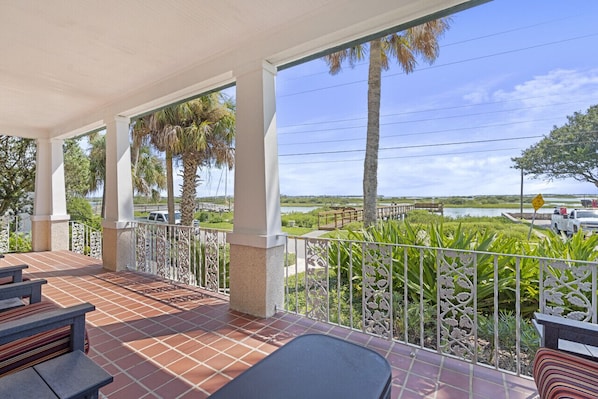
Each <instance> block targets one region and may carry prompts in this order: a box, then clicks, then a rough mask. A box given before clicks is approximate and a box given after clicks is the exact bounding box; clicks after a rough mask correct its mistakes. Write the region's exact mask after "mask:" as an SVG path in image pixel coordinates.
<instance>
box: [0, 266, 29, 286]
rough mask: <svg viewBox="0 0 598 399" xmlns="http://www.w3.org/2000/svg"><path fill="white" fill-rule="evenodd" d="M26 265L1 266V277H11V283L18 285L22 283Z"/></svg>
mask: <svg viewBox="0 0 598 399" xmlns="http://www.w3.org/2000/svg"><path fill="white" fill-rule="evenodd" d="M28 267H29V266H27V265H15V266H3V267H0V278H1V277H12V281H13V282H15V283H18V282H20V281H23V270H24V269H27V268H28Z"/></svg>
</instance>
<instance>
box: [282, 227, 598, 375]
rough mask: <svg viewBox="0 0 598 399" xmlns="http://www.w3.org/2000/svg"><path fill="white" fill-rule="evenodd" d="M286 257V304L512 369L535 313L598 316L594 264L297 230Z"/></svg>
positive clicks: (527, 365)
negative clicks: (304, 235)
mask: <svg viewBox="0 0 598 399" xmlns="http://www.w3.org/2000/svg"><path fill="white" fill-rule="evenodd" d="M287 265H289V266H287V267H286V269H285V270H286V272H285V307H286V310H287V311H290V312H294V313H297V314H301V315H304V316H306V317H309V318H312V319H315V320H319V321H323V322H327V323H332V324H335V325H339V326H343V327H347V328H350V329H354V330H359V331H362V332H365V333H370V334H374V335H377V336H380V337H384V338H386V339H393V340H397V341H400V342H404V343H407V344H410V345H413V346H414V347H419V348H425V349H429V350H433V351H436V352H438V353H441V354H444V355H448V356H454V357H457V358H460V359H463V360H467V361H470V362H472V363H476V364H483V365H487V366H490V367H493V368H496V369H498V370H501V371H508V372H512V373H516V374H518V375H528V376H529V375H530V374H531V362H532V360H533V356H534V354H535V350H536V348H537V345H538V336H537V334H536V332H535V330H534V328H533V326H532V325H531V316H532V314H533V312H534V311H540V312H543V313H548V314H558V315H561V316H564V317H570V318H575V319H578V320H588V321H593V322H596V321H597V311H596V310H597V309H596V306H597V303H596V302H597V301H596V292H597V291H598V286H597V284H596V274H597V267H596V266H597V264H596V263H593V262H584V261H571V260H562V259H548V258H537V257H529V256H522V255H510V254H499V253H488V252H476V251H464V250H453V249H447V248H430V247H417V246H408V245H394V244H383V243H372V242H358V241H348V240H328V239H309V238H301V237H293V238H289V239H288V242H287Z"/></svg>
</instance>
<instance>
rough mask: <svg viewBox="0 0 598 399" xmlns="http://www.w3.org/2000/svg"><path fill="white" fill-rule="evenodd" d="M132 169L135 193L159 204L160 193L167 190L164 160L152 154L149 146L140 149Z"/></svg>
mask: <svg viewBox="0 0 598 399" xmlns="http://www.w3.org/2000/svg"><path fill="white" fill-rule="evenodd" d="M132 169H133V170H132V172H133V189H134V190H135V192H136V193H137V194H141V195H144V196H146V197H151V198H152V200H153V201H154V202H158V201H159V200H160V191H161V190H163V189H165V188H166V174H165V171H164V164H163V163H162V160H161V159H160V158H158V157H157V156H156V155H155V154H153V153H152V148H151V147H150V146H149V145H142V146H141V147H139V149H138V150H137V161H136V162H135V164H134V167H133V168H132Z"/></svg>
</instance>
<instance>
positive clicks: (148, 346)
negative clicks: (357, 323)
mask: <svg viewBox="0 0 598 399" xmlns="http://www.w3.org/2000/svg"><path fill="white" fill-rule="evenodd" d="M20 263H26V264H28V265H29V269H27V270H26V271H25V272H26V274H27V275H28V276H29V277H31V278H44V279H46V280H48V284H47V285H46V286H44V287H43V289H42V292H43V294H44V296H45V297H46V298H48V299H51V300H52V301H54V302H56V303H58V304H60V305H62V306H70V305H74V304H77V303H81V302H90V303H92V304H93V305H95V307H96V310H95V311H94V312H92V313H90V314H88V317H87V321H88V332H89V336H90V342H91V351H90V356H91V357H92V358H93V359H94V360H95V361H96V362H97V363H98V364H100V365H101V366H102V367H104V368H105V369H106V370H107V371H108V372H109V373H111V374H112V375H113V376H114V382H113V383H112V384H110V385H108V386H107V387H105V388H103V389H102V390H101V393H102V394H103V395H104V396H106V397H109V398H110V399H121V398H122V399H129V398H144V399H149V398H194V399H201V398H205V397H207V396H208V395H209V394H211V393H213V392H214V391H216V390H217V389H218V388H219V387H221V386H222V385H224V384H225V383H226V382H228V381H229V380H231V379H232V378H234V377H236V376H237V375H239V374H240V373H241V372H242V371H243V370H245V369H247V368H248V367H250V366H251V365H253V364H254V363H256V362H257V361H258V360H260V359H262V358H263V357H265V356H266V355H267V354H269V353H271V352H272V351H274V350H275V349H277V348H279V347H280V346H282V345H284V344H285V343H286V342H288V341H289V340H291V339H292V338H293V337H295V336H298V335H301V334H305V333H324V334H329V335H332V336H336V337H340V338H343V339H347V340H349V341H352V342H355V343H358V344H361V345H364V346H366V347H368V348H371V349H373V350H375V351H377V352H378V353H380V354H382V355H383V356H385V357H386V359H388V361H389V363H390V364H391V366H392V372H393V379H392V396H391V397H392V398H393V399H394V398H401V399H409V398H435V399H445V398H446V399H448V398H451V399H460V398H469V399H474V398H475V399H477V398H492V399H498V398H509V399H517V398H521V399H523V398H527V399H530V398H537V397H538V396H537V393H536V389H535V385H534V383H533V381H532V380H530V379H526V378H519V377H516V376H512V375H510V374H504V373H501V372H498V371H495V370H492V369H489V368H486V367H483V366H473V365H470V364H469V363H465V362H462V361H459V360H455V359H452V358H448V357H443V356H440V355H437V354H436V353H432V352H429V351H426V350H421V349H414V348H412V347H410V346H406V345H403V344H399V343H390V342H388V341H385V340H382V339H378V338H375V337H370V336H368V335H365V334H361V333H358V332H351V331H349V330H347V329H344V328H339V327H335V326H331V325H327V324H323V323H318V322H314V321H312V320H310V319H307V318H304V317H299V316H296V315H291V314H287V313H284V312H281V313H278V314H277V315H276V316H275V317H272V318H270V319H260V318H256V317H252V316H248V315H245V314H241V313H238V312H234V311H231V310H229V306H228V301H227V298H226V297H219V296H217V295H214V294H210V293H206V292H203V291H201V290H199V289H196V288H192V287H185V286H178V285H173V284H170V283H168V282H165V281H162V280H160V279H156V278H153V277H148V276H145V275H140V274H137V273H132V272H117V273H114V272H107V271H105V270H103V269H102V264H101V262H99V261H97V260H94V259H91V258H88V257H85V256H81V255H77V254H73V253H71V252H66V251H58V252H38V253H25V254H7V255H6V257H5V259H3V260H0V266H2V265H14V264H20ZM306 383H309V382H307V381H306Z"/></svg>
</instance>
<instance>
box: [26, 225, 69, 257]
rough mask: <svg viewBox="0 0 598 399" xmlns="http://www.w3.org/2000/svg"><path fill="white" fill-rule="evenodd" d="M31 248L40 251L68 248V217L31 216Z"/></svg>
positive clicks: (65, 249)
mask: <svg viewBox="0 0 598 399" xmlns="http://www.w3.org/2000/svg"><path fill="white" fill-rule="evenodd" d="M31 238H32V239H31V249H32V250H33V251H35V252H40V251H68V250H69V217H68V216H64V217H62V218H58V217H54V218H50V217H48V216H31Z"/></svg>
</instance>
